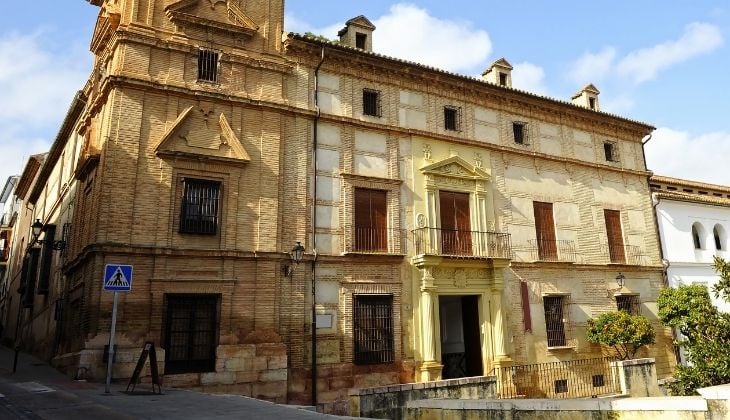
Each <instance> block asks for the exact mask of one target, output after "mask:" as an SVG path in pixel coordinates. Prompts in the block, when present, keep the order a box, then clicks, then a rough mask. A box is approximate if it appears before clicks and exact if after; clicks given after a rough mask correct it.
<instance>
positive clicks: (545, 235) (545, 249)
mask: <svg viewBox="0 0 730 420" xmlns="http://www.w3.org/2000/svg"><path fill="white" fill-rule="evenodd" d="M533 205H534V208H535V233H536V234H537V252H538V257H539V259H540V261H557V259H558V248H557V246H556V243H555V221H554V220H553V203H540V202H537V201H535V202H534V203H533Z"/></svg>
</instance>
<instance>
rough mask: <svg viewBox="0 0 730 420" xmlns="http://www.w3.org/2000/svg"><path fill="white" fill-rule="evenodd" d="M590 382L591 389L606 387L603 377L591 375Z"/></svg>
mask: <svg viewBox="0 0 730 420" xmlns="http://www.w3.org/2000/svg"><path fill="white" fill-rule="evenodd" d="M591 382H593V388H600V387H603V386H606V378H605V377H604V376H603V375H593V377H592V381H591Z"/></svg>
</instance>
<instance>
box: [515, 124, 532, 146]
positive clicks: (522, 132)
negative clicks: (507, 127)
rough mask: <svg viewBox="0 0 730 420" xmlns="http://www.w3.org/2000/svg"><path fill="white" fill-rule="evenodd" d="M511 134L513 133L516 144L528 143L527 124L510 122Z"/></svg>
mask: <svg viewBox="0 0 730 420" xmlns="http://www.w3.org/2000/svg"><path fill="white" fill-rule="evenodd" d="M512 134H513V135H514V139H515V143H517V144H528V142H527V124H526V123H523V122H513V123H512Z"/></svg>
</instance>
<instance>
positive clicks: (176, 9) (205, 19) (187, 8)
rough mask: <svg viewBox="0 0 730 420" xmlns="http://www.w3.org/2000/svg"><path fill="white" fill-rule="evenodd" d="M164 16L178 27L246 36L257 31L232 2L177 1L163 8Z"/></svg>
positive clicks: (249, 19)
mask: <svg viewBox="0 0 730 420" xmlns="http://www.w3.org/2000/svg"><path fill="white" fill-rule="evenodd" d="M165 14H166V15H167V17H168V18H169V19H170V20H171V21H172V22H173V23H175V24H176V25H178V26H185V25H193V26H204V27H206V28H216V29H218V30H221V31H224V32H229V33H232V34H243V35H247V36H251V35H253V34H254V33H255V32H256V31H258V29H259V27H258V25H257V24H256V22H254V21H253V20H252V19H251V18H250V17H248V16H247V15H246V14H245V13H244V12H243V11H242V10H241V9H240V8H239V7H238V6H237V5H236V4H235V2H234V1H233V0H179V1H176V2H174V3H172V4H170V5H169V6H167V7H165Z"/></svg>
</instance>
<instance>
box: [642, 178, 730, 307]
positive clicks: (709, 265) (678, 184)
mask: <svg viewBox="0 0 730 420" xmlns="http://www.w3.org/2000/svg"><path fill="white" fill-rule="evenodd" d="M650 185H651V190H652V196H653V200H654V206H655V208H656V218H657V223H658V225H659V235H660V239H661V244H662V255H663V259H664V262H665V264H667V278H668V283H669V286H670V287H677V286H680V285H686V284H693V283H695V284H702V285H705V286H707V287H708V288H709V289H710V290H711V289H712V286H713V285H715V284H716V283H717V282H718V280H719V276H718V275H717V273H716V272H715V270H714V268H713V257H714V256H715V255H717V256H719V257H722V258H725V259H728V258H730V251H728V249H730V241H729V240H728V232H730V187H727V186H721V185H712V184H704V183H701V182H695V181H687V180H683V179H676V178H669V177H664V176H656V175H655V176H653V177H652V178H651V181H650ZM710 296H711V297H712V299H713V302H714V303H715V305H716V306H717V307H718V308H720V310H723V311H726V312H730V303H728V302H725V301H724V300H723V299H722V298H720V299H716V298H715V297H714V296H713V294H712V293H710Z"/></svg>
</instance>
